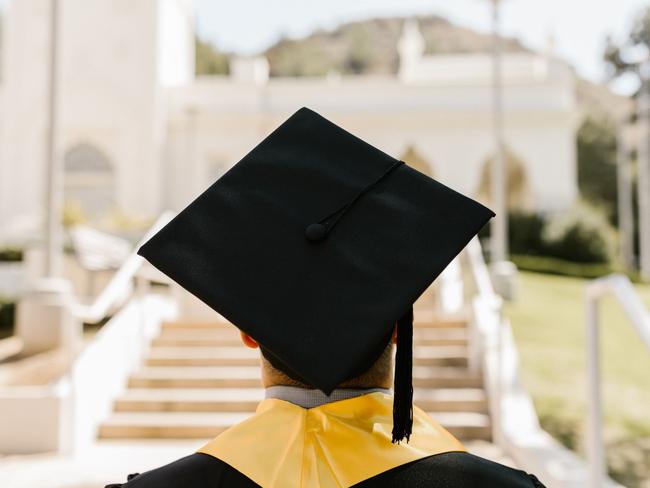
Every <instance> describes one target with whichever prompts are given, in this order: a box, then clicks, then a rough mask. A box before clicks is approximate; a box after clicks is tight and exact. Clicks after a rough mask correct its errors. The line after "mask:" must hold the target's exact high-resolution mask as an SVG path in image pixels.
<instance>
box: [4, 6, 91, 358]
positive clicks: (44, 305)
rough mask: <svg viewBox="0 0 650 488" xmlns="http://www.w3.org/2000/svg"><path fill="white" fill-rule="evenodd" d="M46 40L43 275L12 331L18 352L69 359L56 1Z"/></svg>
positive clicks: (75, 338) (71, 341) (75, 322)
mask: <svg viewBox="0 0 650 488" xmlns="http://www.w3.org/2000/svg"><path fill="white" fill-rule="evenodd" d="M50 6H51V7H50V8H51V10H50V17H51V18H50V36H51V38H50V42H49V46H48V48H49V57H50V66H49V75H50V78H49V80H48V95H49V97H48V101H47V107H46V111H47V115H46V117H47V120H46V123H47V133H46V139H45V151H44V156H45V158H44V159H45V168H44V169H45V177H46V181H45V195H44V196H45V198H44V200H45V202H44V203H45V205H44V207H45V208H44V209H43V210H44V214H45V218H44V226H43V232H44V241H45V243H44V247H45V249H44V253H43V254H44V256H43V257H44V262H43V265H44V266H43V275H42V276H41V277H40V278H39V279H38V280H35V282H34V283H32V284H31V286H30V288H29V289H28V290H26V291H25V293H24V294H23V295H22V297H21V298H20V300H19V301H18V304H17V308H16V335H17V336H18V337H19V338H20V339H21V340H22V343H23V349H22V354H24V355H31V354H36V353H39V352H42V351H46V350H50V349H53V348H60V347H64V348H66V350H67V351H68V360H69V363H70V364H71V363H72V359H73V356H74V353H75V351H76V350H77V349H78V346H79V344H80V343H81V338H82V324H81V321H79V319H77V318H76V317H75V316H74V315H73V314H72V305H73V303H74V296H73V290H72V284H71V283H70V282H69V281H68V280H66V279H64V278H63V277H62V271H63V270H62V258H63V256H62V253H63V245H62V244H63V229H62V222H61V216H62V207H63V194H62V193H63V192H62V185H61V180H62V168H61V159H60V157H59V148H58V130H57V129H58V124H57V122H58V106H59V103H58V86H57V85H58V83H57V78H58V76H57V74H58V56H59V16H60V11H59V0H50Z"/></svg>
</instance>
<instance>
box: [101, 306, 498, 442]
mask: <svg viewBox="0 0 650 488" xmlns="http://www.w3.org/2000/svg"><path fill="white" fill-rule="evenodd" d="M417 317H418V316H417V315H416V327H415V330H414V368H413V382H414V387H415V391H414V401H415V403H416V405H418V406H419V407H420V408H422V409H424V410H425V411H427V412H430V413H431V415H432V416H433V417H435V418H436V419H437V420H438V421H439V422H440V423H441V424H443V425H444V426H445V427H446V428H447V429H449V431H450V432H452V433H453V434H454V435H456V436H457V437H459V438H461V439H463V440H468V441H471V440H489V439H490V432H491V428H490V419H489V416H488V414H487V401H486V397H485V392H484V390H483V385H482V379H481V378H480V376H478V375H474V374H472V373H471V372H470V371H469V370H468V367H467V366H468V364H467V362H468V350H467V342H468V331H467V325H466V321H465V320H463V319H457V320H449V319H447V320H418V319H417ZM263 396H264V391H263V389H262V385H261V383H260V380H259V351H257V350H253V349H248V348H246V347H244V346H243V345H242V344H241V341H240V338H239V332H238V331H237V329H236V328H235V327H233V326H232V325H230V324H228V323H191V322H189V323H188V322H170V323H165V324H163V327H162V329H161V333H160V335H159V337H157V338H155V339H154V340H153V342H152V347H151V350H150V354H149V356H148V357H147V359H146V361H145V364H144V365H143V367H142V368H141V369H140V370H139V371H138V372H137V373H136V374H134V375H133V376H132V377H131V378H130V379H129V384H128V388H127V390H126V391H125V392H124V394H123V395H122V396H120V397H119V398H118V399H117V400H116V401H115V406H114V412H113V414H112V415H111V417H109V418H108V419H107V420H106V421H105V422H104V423H102V425H101V426H100V428H99V437H100V438H101V439H152V438H155V439H160V438H169V439H192V438H195V439H198V438H205V439H207V438H211V437H214V436H216V435H218V434H219V433H220V432H222V431H223V430H225V429H227V428H228V427H229V426H231V425H232V424H234V423H236V422H239V421H241V420H243V419H245V418H246V417H248V416H250V415H251V414H252V413H253V412H254V410H255V407H256V406H257V404H258V403H259V401H260V400H261V399H262V398H263Z"/></svg>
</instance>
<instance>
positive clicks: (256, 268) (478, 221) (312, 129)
mask: <svg viewBox="0 0 650 488" xmlns="http://www.w3.org/2000/svg"><path fill="white" fill-rule="evenodd" d="M493 216H494V213H493V212H492V211H491V210H489V209H488V208H486V207H484V206H483V205H481V204H480V203H478V202H476V201H474V200H472V199H470V198H467V197H465V196H463V195H462V194H460V193H458V192H456V191H454V190H452V189H450V188H448V187H447V186H445V185H443V184H442V183H440V182H438V181H436V180H433V179H431V178H430V177H428V176H426V175H424V174H422V173H420V172H418V171H416V170H415V169H413V168H411V167H409V166H408V165H406V164H405V163H403V162H402V161H399V160H397V159H395V158H393V157H391V156H389V155H388V154H385V153H384V152H382V151H380V150H379V149H377V148H375V147H373V146H371V145H370V144H368V143H366V142H364V141H362V140H361V139H359V138H357V137H355V136H354V135H352V134H350V133H349V132H347V131H345V130H344V129H342V128H341V127H339V126H337V125H335V124H333V123H332V122H330V121H328V120H327V119H325V118H323V117H322V116H320V115H318V114H317V113H315V112H313V111H312V110H309V109H307V108H302V109H300V110H298V111H297V112H296V113H294V114H293V115H292V116H291V117H289V119H287V120H286V121H285V122H284V123H283V124H282V125H280V126H279V127H278V128H277V129H276V130H274V131H273V132H272V133H271V134H270V135H269V136H268V137H266V139H264V140H263V141H262V142H261V143H259V144H258V145H257V146H256V147H255V148H254V149H253V150H252V151H250V152H249V153H248V154H247V155H246V156H244V158H243V159H241V161H239V162H238V163H237V164H236V165H235V166H233V167H232V168H231V169H230V170H229V171H228V172H227V173H225V174H224V175H223V176H222V177H221V178H219V179H218V180H217V181H216V182H214V183H213V184H212V185H211V186H210V187H209V188H208V189H207V190H205V191H204V192H203V193H202V194H200V195H199V196H198V197H197V198H196V199H195V200H194V201H192V202H191V203H190V204H189V205H188V206H187V207H186V208H185V209H184V210H182V211H181V212H180V213H179V214H178V215H177V216H176V217H175V218H174V219H172V220H171V221H170V222H169V223H168V224H167V225H166V226H165V227H163V228H162V229H161V230H160V231H158V233H156V234H155V235H154V236H153V237H151V238H150V239H149V240H148V241H147V242H146V243H145V244H143V245H142V246H141V247H140V248H139V250H138V254H140V255H141V256H143V257H145V258H146V259H147V260H148V261H149V262H151V264H153V265H154V266H155V267H156V268H158V269H159V270H160V271H162V272H163V273H165V274H166V275H168V276H169V277H170V278H172V279H173V280H174V281H176V282H177V283H178V284H179V285H181V286H182V287H183V288H185V289H186V290H187V291H189V292H190V293H192V294H194V295H195V296H196V297H198V298H199V299H200V300H202V301H203V302H205V303H206V304H207V305H209V306H210V307H212V308H213V309H214V310H216V311H217V312H219V313H220V314H221V315H223V316H224V317H226V318H227V319H228V320H230V321H231V322H232V323H233V324H234V325H235V326H237V327H238V328H239V329H240V330H242V331H244V332H245V333H246V334H248V335H250V336H251V337H252V338H253V339H255V340H256V341H257V342H258V343H259V344H260V348H261V350H262V353H263V354H264V356H265V357H266V358H267V359H268V360H269V362H270V363H271V364H272V365H273V366H274V367H276V368H278V369H280V370H281V371H283V372H284V373H286V374H287V375H288V376H290V377H292V378H294V379H296V380H299V381H301V382H302V383H304V384H306V385H309V386H312V387H314V388H317V389H319V390H321V391H322V392H324V393H325V394H330V393H331V392H332V390H334V388H336V387H337V385H339V384H341V383H343V382H344V381H346V380H349V379H351V378H354V377H356V376H358V375H360V374H362V373H364V372H365V371H367V370H368V369H369V368H370V367H371V366H372V365H373V364H374V362H375V361H376V360H377V359H378V358H379V356H380V355H381V354H382V352H383V351H384V350H385V348H386V347H387V345H388V343H389V341H390V339H391V337H392V333H393V330H394V327H395V325H396V324H397V352H396V365H395V379H394V382H395V385H394V400H393V442H398V441H400V440H402V439H404V438H406V439H407V441H408V438H409V436H410V433H411V425H412V396H413V388H412V335H413V308H412V305H413V303H414V302H415V300H416V299H417V298H418V297H419V296H420V295H421V294H422V293H423V292H424V290H425V289H426V288H427V287H428V286H429V285H430V284H431V283H432V282H433V281H434V280H435V278H436V277H437V276H438V275H439V274H440V273H441V272H442V270H443V269H444V268H445V267H446V266H447V264H448V263H449V262H450V261H451V260H452V259H453V258H454V257H455V256H456V255H457V254H458V253H459V252H460V251H461V250H462V249H463V248H464V247H465V245H466V244H467V243H468V242H469V240H470V239H471V238H472V237H473V236H474V235H475V234H476V233H478V231H479V230H480V229H481V227H483V225H484V224H485V223H486V222H487V221H488V220H489V219H490V218H491V217H493Z"/></svg>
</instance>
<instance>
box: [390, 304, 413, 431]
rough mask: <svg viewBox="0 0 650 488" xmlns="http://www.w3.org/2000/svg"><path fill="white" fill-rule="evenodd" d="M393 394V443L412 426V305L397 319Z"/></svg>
mask: <svg viewBox="0 0 650 488" xmlns="http://www.w3.org/2000/svg"><path fill="white" fill-rule="evenodd" d="M394 381H395V391H394V395H393V443H395V442H397V443H399V442H401V441H402V440H404V438H406V442H408V441H409V439H410V437H411V429H412V427H413V307H412V306H411V307H409V309H408V311H407V312H406V313H405V314H404V316H403V317H402V318H400V319H399V320H398V321H397V351H396V353H395V380H394Z"/></svg>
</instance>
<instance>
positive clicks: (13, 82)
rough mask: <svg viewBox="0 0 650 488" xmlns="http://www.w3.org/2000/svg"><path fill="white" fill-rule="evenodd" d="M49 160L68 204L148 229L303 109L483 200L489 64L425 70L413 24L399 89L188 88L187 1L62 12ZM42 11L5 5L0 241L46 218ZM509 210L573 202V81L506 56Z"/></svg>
mask: <svg viewBox="0 0 650 488" xmlns="http://www.w3.org/2000/svg"><path fill="white" fill-rule="evenodd" d="M60 4H61V16H60V47H61V49H60V65H59V80H60V83H59V87H60V96H59V100H60V104H59V108H60V110H59V114H60V116H59V121H58V123H59V148H60V155H61V157H62V158H63V159H64V167H65V191H66V200H67V202H68V205H69V206H77V207H81V209H82V210H83V212H84V214H85V215H86V216H87V217H89V218H90V219H91V220H94V221H99V220H101V219H102V217H104V216H105V215H106V214H107V213H110V212H116V211H117V212H119V213H120V214H122V215H129V216H138V217H154V216H155V215H157V214H158V213H159V212H160V211H161V210H163V209H165V208H173V209H180V208H182V207H183V206H184V205H186V204H187V203H188V202H189V201H191V199H193V198H194V197H195V196H196V195H197V194H199V193H200V192H201V191H202V190H204V189H205V188H206V187H207V186H208V185H209V184H210V183H211V182H212V181H214V180H215V179H216V178H217V177H218V176H219V175H221V174H222V173H223V172H224V171H226V170H227V169H228V167H230V166H231V165H233V164H235V163H236V162H237V161H238V160H239V159H240V158H241V157H242V156H243V155H244V154H246V153H247V152H248V151H249V150H250V149H251V148H252V147H253V146H254V145H255V144H256V143H257V142H259V141H260V140H261V139H262V138H263V137H264V136H265V135H266V134H268V133H269V132H270V131H271V130H272V129H273V128H274V127H275V126H276V125H278V124H279V123H280V122H281V121H282V120H283V119H285V118H286V117H287V116H288V115H290V114H291V113H292V112H293V111H295V110H296V109H298V108H300V107H301V106H308V107H310V108H313V109H314V110H316V111H318V112H321V113H322V114H323V115H325V116H326V117H328V118H331V119H332V120H333V121H335V122H336V123H338V124H340V125H342V126H343V127H345V128H346V129H348V130H350V131H351V132H353V133H355V134H357V135H359V136H360V137H362V138H364V139H366V140H367V141H368V142H370V143H372V144H374V145H376V146H378V147H379V148H381V149H383V150H384V151H386V152H388V153H389V154H392V155H393V156H395V157H398V158H403V159H405V160H406V161H407V162H408V163H411V164H413V165H414V166H416V167H418V169H421V170H422V171H428V172H429V173H430V174H431V175H432V176H434V177H435V178H438V179H440V180H441V181H442V182H443V183H445V184H447V185H449V186H451V187H453V188H455V189H457V190H459V191H461V192H463V193H465V194H467V195H470V196H479V197H480V196H481V188H483V189H485V188H487V187H489V185H488V184H487V181H486V178H488V177H489V176H488V175H489V171H486V166H487V164H488V161H489V160H490V159H491V155H492V153H493V140H492V133H491V113H490V109H491V85H490V76H491V69H490V59H489V56H487V55H483V54H476V55H473V54H463V55H444V56H425V55H424V54H423V45H424V44H423V41H422V38H421V36H420V34H419V32H418V30H417V26H416V25H415V24H412V23H407V24H405V28H404V31H403V35H402V38H401V40H400V44H399V46H398V47H399V52H400V60H401V65H400V70H399V74H398V76H351V77H348V76H338V75H336V74H332V75H330V76H327V77H323V78H269V76H268V65H267V64H266V60H264V59H260V58H254V59H233V60H232V63H231V75H230V76H223V77H219V76H211V77H195V76H194V74H193V73H194V31H193V25H194V16H193V9H192V2H191V0H138V1H137V2H134V1H131V0H93V1H92V2H89V1H86V0H60ZM49 5H50V1H49V0H9V2H8V5H7V7H6V9H5V12H4V42H3V49H4V52H3V56H2V59H3V67H2V73H3V77H2V81H1V84H0V236H2V237H4V238H10V237H11V236H12V235H18V234H23V235H24V234H25V233H27V234H28V235H29V233H30V232H31V230H33V229H38V228H39V225H40V224H39V221H40V218H41V216H42V215H43V203H42V202H43V200H44V198H43V194H44V190H43V184H44V181H43V180H44V165H45V160H46V159H45V139H46V138H45V133H46V107H47V103H46V102H47V98H46V97H47V88H48V53H49V49H48V47H49V37H48V36H49ZM503 71H504V73H503V78H504V84H505V92H506V94H505V107H506V138H507V146H508V151H509V153H510V154H511V156H512V158H511V164H512V168H511V171H512V172H513V174H515V175H516V178H512V179H513V180H516V188H515V189H514V193H515V195H514V197H513V200H514V204H516V205H519V206H523V207H527V208H528V209H531V210H538V211H543V212H547V211H555V210H561V209H564V208H566V207H567V206H569V205H570V204H571V203H572V202H573V201H574V200H575V198H576V197H577V179H576V157H575V123H576V100H575V79H574V74H573V71H572V69H571V68H570V67H569V66H567V65H566V64H565V63H563V62H562V61H559V60H557V59H554V58H553V57H551V56H548V55H539V54H532V53H518V54H514V53H513V54H508V55H505V56H504V67H503Z"/></svg>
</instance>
